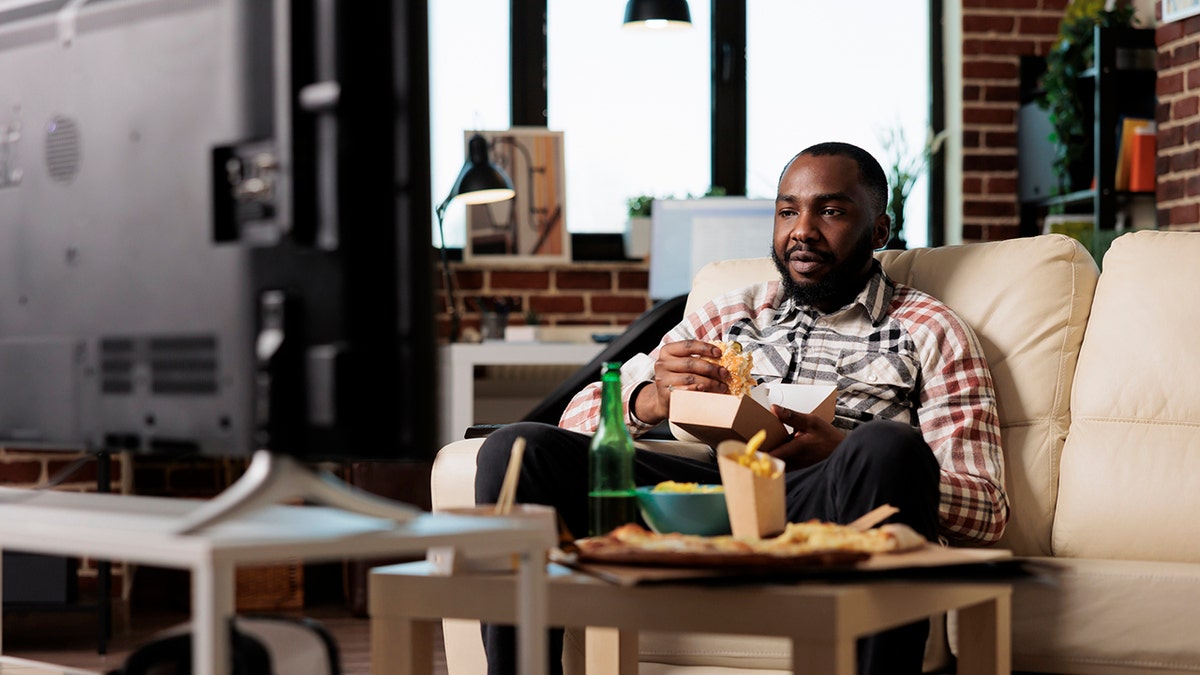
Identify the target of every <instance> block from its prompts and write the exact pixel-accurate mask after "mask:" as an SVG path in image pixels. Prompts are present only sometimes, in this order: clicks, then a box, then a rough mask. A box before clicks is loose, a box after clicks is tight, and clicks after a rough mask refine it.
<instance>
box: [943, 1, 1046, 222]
mask: <svg viewBox="0 0 1200 675" xmlns="http://www.w3.org/2000/svg"><path fill="white" fill-rule="evenodd" d="M1068 4H1069V0H963V8H962V12H963V15H962V36H963V39H962V50H963V53H962V64H963V65H962V69H963V72H962V76H963V111H962V124H963V177H962V181H963V182H962V191H963V241H966V242H970V241H998V240H1001V239H1012V238H1014V237H1016V236H1018V229H1019V213H1018V210H1017V110H1018V108H1019V107H1020V100H1019V94H1018V86H1019V84H1020V81H1019V80H1020V77H1019V75H1020V74H1019V62H1020V57H1021V56H1022V55H1028V54H1034V55H1038V56H1045V55H1046V52H1047V51H1048V50H1049V49H1050V46H1051V45H1052V44H1053V42H1054V39H1055V38H1056V37H1057V35H1058V24H1059V21H1060V20H1061V19H1062V16H1063V13H1064V12H1065V11H1066V7H1067V5H1068Z"/></svg>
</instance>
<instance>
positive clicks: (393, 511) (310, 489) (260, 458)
mask: <svg viewBox="0 0 1200 675" xmlns="http://www.w3.org/2000/svg"><path fill="white" fill-rule="evenodd" d="M290 499H304V500H308V501H313V502H317V503H319V504H323V505H325V506H332V507H335V508H338V509H342V510H344V511H349V512H351V513H357V514H361V515H365V516H374V517H377V518H386V519H388V520H393V521H395V522H399V523H403V522H407V521H409V520H411V519H412V518H413V517H415V516H417V515H419V514H420V513H422V511H421V509H419V508H417V507H416V506H412V505H411V504H404V503H402V502H397V501H392V500H390V499H384V498H383V497H379V496H377V495H374V494H371V493H370V492H367V491H365V490H360V489H359V488H356V487H354V486H353V485H350V484H348V483H346V482H345V481H343V480H341V479H340V478H338V477H337V476H334V475H333V474H332V473H330V472H328V471H314V470H313V469H311V468H309V467H307V466H304V465H303V464H300V463H299V462H297V461H296V460H294V459H292V458H291V457H288V456H287V455H281V454H277V453H273V452H270V451H268V450H258V451H257V452H255V453H254V456H253V457H252V458H251V459H250V466H249V467H248V468H247V469H246V473H245V474H243V475H242V477H241V478H239V479H237V480H236V481H235V482H234V484H233V485H231V486H229V487H228V488H226V489H225V491H223V492H222V493H221V494H219V495H217V496H216V497H214V498H212V499H211V500H209V501H207V502H204V504H203V505H202V506H200V507H199V508H197V509H196V510H195V511H193V512H192V513H189V514H188V515H187V516H186V517H184V518H183V522H182V523H181V525H180V527H179V529H178V530H177V531H176V532H177V534H195V533H197V532H199V531H201V530H203V529H205V528H208V527H211V526H213V525H216V524H218V523H221V522H224V521H227V520H233V519H237V518H240V517H241V516H243V515H245V514H247V513H250V512H252V511H257V510H259V509H261V508H263V507H265V506H270V505H273V504H279V503H281V502H285V501H287V500H290Z"/></svg>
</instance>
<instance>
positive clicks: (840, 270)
mask: <svg viewBox="0 0 1200 675" xmlns="http://www.w3.org/2000/svg"><path fill="white" fill-rule="evenodd" d="M806 248H807V247H806V246H805V245H804V244H796V245H795V246H793V247H792V248H789V249H788V250H787V251H786V252H785V254H784V256H783V258H782V259H780V257H779V254H778V253H776V251H775V246H774V245H772V246H771V260H772V261H773V262H774V263H775V269H776V270H778V271H779V276H780V278H781V279H782V281H783V291H784V293H786V294H787V295H788V297H789V298H791V299H792V300H794V301H795V302H796V303H797V304H799V305H802V306H811V307H817V308H828V309H837V308H839V307H843V306H845V305H846V304H847V303H849V302H850V301H851V300H853V299H854V296H856V295H858V294H859V292H860V291H862V289H863V286H865V285H866V279H867V276H866V275H865V274H864V273H863V271H862V270H863V261H864V259H865V260H870V258H871V256H872V255H873V251H874V249H872V247H871V239H870V237H869V236H867V237H863V239H862V241H861V242H859V245H858V246H857V247H856V248H855V250H854V252H853V253H851V254H850V257H849V258H847V259H846V260H843V261H841V262H839V263H834V265H833V267H832V268H830V270H829V274H826V275H825V276H824V277H823V278H821V279H820V280H818V281H813V282H810V283H806V284H801V283H797V282H796V280H795V279H793V278H792V275H791V271H790V270H789V269H788V266H787V262H786V261H787V259H788V258H790V257H791V256H792V253H795V252H796V251H803V250H805V249H806ZM808 250H809V252H811V253H814V254H816V255H819V256H821V257H822V258H824V259H825V261H826V262H829V261H832V259H833V255H832V254H829V253H825V252H824V251H813V250H811V249H808ZM868 269H869V267H868Z"/></svg>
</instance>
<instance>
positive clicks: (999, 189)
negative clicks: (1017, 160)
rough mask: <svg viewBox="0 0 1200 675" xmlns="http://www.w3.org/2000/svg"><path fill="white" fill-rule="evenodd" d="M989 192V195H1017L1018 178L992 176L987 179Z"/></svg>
mask: <svg viewBox="0 0 1200 675" xmlns="http://www.w3.org/2000/svg"><path fill="white" fill-rule="evenodd" d="M987 193H988V194H989V195H1015V194H1016V193H1017V179H1016V178H1004V177H1001V176H990V177H988V180H987Z"/></svg>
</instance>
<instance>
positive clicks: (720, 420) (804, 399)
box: [670, 384, 837, 450]
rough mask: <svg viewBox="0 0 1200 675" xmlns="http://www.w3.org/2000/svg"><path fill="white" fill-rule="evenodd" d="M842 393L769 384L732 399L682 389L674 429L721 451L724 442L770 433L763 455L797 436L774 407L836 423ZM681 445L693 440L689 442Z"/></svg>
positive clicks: (675, 398) (674, 403)
mask: <svg viewBox="0 0 1200 675" xmlns="http://www.w3.org/2000/svg"><path fill="white" fill-rule="evenodd" d="M836 401H837V388H836V387H834V386H833V385H831V384H828V385H827V384H767V385H759V386H757V387H755V388H754V389H753V390H752V391H751V393H750V395H749V396H742V397H737V396H731V395H729V394H714V393H709V392H701V391H690V390H686V389H680V390H677V391H673V392H671V415H670V421H671V425H672V426H673V427H674V428H675V431H676V436H681V435H682V434H680V433H678V432H679V431H683V432H685V433H686V434H689V435H691V436H692V437H693V438H694V439H695V440H698V441H701V442H704V443H706V444H708V445H709V446H711V447H714V448H715V447H717V445H719V444H720V443H721V441H728V440H736V441H742V442H745V441H748V440H750V438H751V437H752V436H754V434H756V433H758V432H759V430H760V429H761V430H764V431H766V433H767V438H766V440H764V441H763V444H762V447H761V448H760V449H762V450H770V449H771V448H774V447H775V446H777V445H780V444H781V443H783V442H784V441H786V440H787V438H788V436H789V435H790V434H791V430H790V429H788V428H787V427H786V426H785V425H784V424H783V423H782V422H780V421H779V418H778V417H775V415H774V414H772V413H771V408H770V406H771V405H772V404H774V405H779V406H782V407H784V408H787V409H788V410H795V411H797V412H802V413H809V414H812V415H817V416H818V417H820V418H822V419H824V420H826V421H830V422H831V421H833V412H834V404H835V403H836ZM681 440H690V439H686V438H683V439H681Z"/></svg>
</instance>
